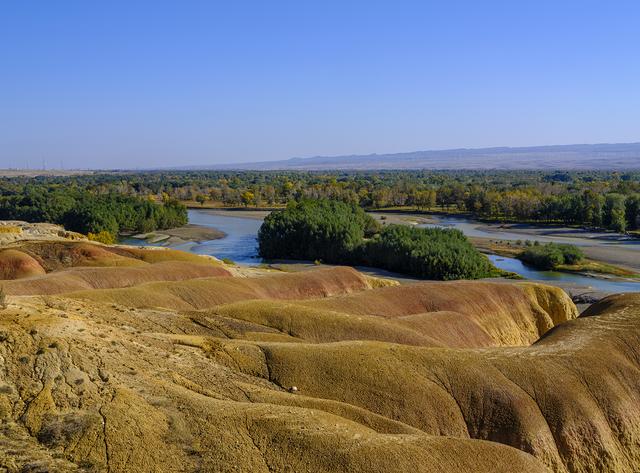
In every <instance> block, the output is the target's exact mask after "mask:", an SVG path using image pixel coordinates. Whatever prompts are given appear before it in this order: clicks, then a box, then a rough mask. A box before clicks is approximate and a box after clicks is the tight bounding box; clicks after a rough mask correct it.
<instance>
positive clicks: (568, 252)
mask: <svg viewBox="0 0 640 473" xmlns="http://www.w3.org/2000/svg"><path fill="white" fill-rule="evenodd" d="M518 258H519V259H520V260H522V261H523V262H525V263H527V264H529V265H531V266H533V267H535V268H539V269H554V268H556V267H558V266H560V265H562V264H577V263H579V262H580V261H582V260H583V259H584V253H583V252H582V250H581V249H580V248H578V247H577V246H575V245H560V244H557V243H548V244H546V245H538V246H533V247H529V248H527V249H526V250H525V251H523V252H522V253H521V254H520V255H519V256H518Z"/></svg>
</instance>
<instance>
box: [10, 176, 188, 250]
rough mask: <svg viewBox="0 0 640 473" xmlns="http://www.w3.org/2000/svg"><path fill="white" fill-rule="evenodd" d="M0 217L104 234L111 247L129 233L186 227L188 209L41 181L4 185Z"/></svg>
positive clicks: (170, 201) (175, 203) (166, 202)
mask: <svg viewBox="0 0 640 473" xmlns="http://www.w3.org/2000/svg"><path fill="white" fill-rule="evenodd" d="M0 219H1V220H25V221H28V222H50V223H57V224H60V225H63V226H64V227H65V228H66V229H67V230H72V231H76V232H80V233H85V234H90V236H92V235H100V237H99V238H97V239H100V240H103V241H104V242H105V243H108V242H113V240H115V238H116V237H117V235H118V234H120V233H121V232H125V231H131V232H150V231H153V230H156V229H164V228H172V227H179V226H182V225H184V224H186V223H187V211H186V207H185V206H184V205H182V204H181V203H179V202H178V201H177V200H175V199H172V198H170V197H169V196H167V195H165V196H164V199H160V200H159V201H156V200H155V199H153V198H150V197H149V196H144V197H143V196H139V195H128V194H122V193H118V192H117V191H116V190H115V189H109V190H108V191H105V192H95V190H93V191H92V190H89V189H87V188H86V187H85V188H83V187H81V186H78V185H74V184H70V185H63V184H54V183H50V182H42V181H41V180H30V181H29V180H28V181H26V182H24V183H15V182H12V181H9V182H7V181H4V182H2V193H1V195H0Z"/></svg>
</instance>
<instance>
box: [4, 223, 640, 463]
mask: <svg viewBox="0 0 640 473" xmlns="http://www.w3.org/2000/svg"><path fill="white" fill-rule="evenodd" d="M5 227H6V228H4V230H2V228H0V243H2V247H1V249H0V271H1V276H0V278H1V279H3V281H2V282H1V283H0V284H1V285H2V288H3V291H4V293H5V294H6V296H5V299H4V308H2V309H1V310H0V471H4V472H49V471H51V472H58V471H59V472H80V471H86V472H114V473H115V472H232V471H235V472H256V473H260V472H265V473H266V472H345V471H349V472H437V473H448V472H492V473H501V472H532V473H542V472H563V473H564V472H572V473H573V472H593V473H596V472H637V471H638V470H639V468H640V467H639V465H640V296H638V295H617V296H610V297H608V298H606V299H604V300H602V301H601V302H599V303H597V304H595V305H594V306H592V307H590V308H589V309H587V311H586V312H585V313H583V314H582V315H581V316H579V317H578V313H577V309H576V307H575V306H574V304H573V303H572V302H571V300H570V299H569V298H568V296H567V295H566V294H565V293H564V292H563V291H562V290H560V289H558V288H553V287H549V286H544V285H538V284H532V283H522V282H520V283H513V282H509V283H507V282H504V283H500V282H470V281H467V282H446V283H445V282H420V283H414V284H405V285H399V284H397V283H396V282H395V281H391V280H385V279H378V278H372V277H368V276H365V275H363V274H361V273H359V272H357V271H356V270H354V269H352V268H348V267H336V268H319V269H316V270H310V271H305V272H296V273H284V272H278V271H268V270H258V269H253V270H247V269H241V268H238V267H235V266H229V265H225V264H223V263H221V262H220V261H217V260H215V259H213V258H210V257H200V256H196V255H193V254H188V253H183V252H179V251H175V250H168V249H140V248H135V247H125V246H104V245H100V244H97V243H92V242H88V241H86V240H84V239H83V238H82V237H81V236H79V235H77V234H71V233H68V232H64V231H63V230H61V229H59V228H57V227H54V226H38V225H27V224H21V223H17V222H13V223H8V224H6V225H5Z"/></svg>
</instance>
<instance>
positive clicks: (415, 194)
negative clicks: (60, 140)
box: [0, 171, 640, 232]
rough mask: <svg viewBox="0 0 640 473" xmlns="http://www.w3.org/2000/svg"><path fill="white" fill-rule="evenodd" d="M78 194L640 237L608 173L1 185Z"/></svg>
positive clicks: (163, 178)
mask: <svg viewBox="0 0 640 473" xmlns="http://www.w3.org/2000/svg"><path fill="white" fill-rule="evenodd" d="M34 183H36V184H37V185H39V186H49V187H58V188H69V187H71V188H79V189H82V190H85V191H87V192H89V193H90V194H92V195H95V196H104V195H109V194H117V195H122V196H128V197H139V198H142V199H145V200H146V199H151V200H153V201H155V202H163V201H168V200H177V201H181V202H190V203H192V204H193V205H199V204H202V205H205V204H206V205H214V206H222V207H241V206H245V207H284V206H285V205H286V204H287V203H288V202H289V201H292V200H293V201H301V200H304V199H331V200H339V201H341V202H345V203H348V204H353V205H356V206H359V207H361V208H363V209H366V210H375V209H390V208H396V209H409V210H412V209H414V210H421V211H436V210H437V211H445V212H464V213H467V214H470V215H471V216H474V217H476V218H481V219H487V220H497V221H515V222H539V223H560V224H571V225H582V226H588V227H596V228H606V229H611V230H615V231H620V232H624V231H628V230H638V229H639V228H640V173H638V172H605V171H571V172H568V171H553V172H544V171H366V172H365V171H349V172H346V171H345V172H342V171H340V172H338V171H336V172H326V171H323V172H311V171H157V172H120V173H115V172H114V173H96V174H88V175H81V176H66V177H40V178H36V179H29V178H5V179H0V192H2V195H7V193H9V194H11V193H13V194H20V193H23V192H25V191H26V189H28V188H29V186H31V185H33V184H34Z"/></svg>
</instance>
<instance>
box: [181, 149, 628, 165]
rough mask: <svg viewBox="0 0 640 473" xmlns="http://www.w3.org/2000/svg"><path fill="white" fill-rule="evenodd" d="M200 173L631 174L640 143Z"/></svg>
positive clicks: (364, 158)
mask: <svg viewBox="0 0 640 473" xmlns="http://www.w3.org/2000/svg"><path fill="white" fill-rule="evenodd" d="M174 169H185V170H187V169H188V170H196V169H211V170H256V171H266V170H302V171H304V170H308V171H314V170H354V171H356V170H385V169H432V170H436V169H442V170H467V169H469V170H474V169H477V170H485V169H486V170H488V169H502V170H516V169H529V170H545V169H549V170H552V169H563V170H601V169H612V170H629V169H640V142H635V143H598V144H572V145H543V146H523V147H509V146H496V147H490V148H455V149H444V150H425V151H409V152H401V153H382V154H378V153H373V154H364V155H361V154H352V155H340V156H314V157H309V158H301V157H294V158H290V159H286V160H277V161H263V162H250V163H229V164H219V165H211V166H187V167H179V168H174Z"/></svg>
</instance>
